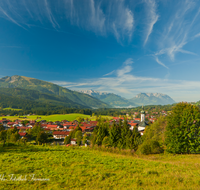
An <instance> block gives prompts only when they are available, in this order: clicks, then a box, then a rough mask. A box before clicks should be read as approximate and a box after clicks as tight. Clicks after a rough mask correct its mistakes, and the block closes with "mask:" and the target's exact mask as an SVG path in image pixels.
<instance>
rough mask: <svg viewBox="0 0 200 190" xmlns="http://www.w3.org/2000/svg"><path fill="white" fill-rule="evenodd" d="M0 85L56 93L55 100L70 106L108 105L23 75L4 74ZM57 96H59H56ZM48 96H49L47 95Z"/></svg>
mask: <svg viewBox="0 0 200 190" xmlns="http://www.w3.org/2000/svg"><path fill="white" fill-rule="evenodd" d="M0 87H1V88H21V89H31V90H37V91H39V92H42V93H45V94H49V95H56V96H57V100H58V99H59V100H58V101H59V102H61V99H62V101H63V102H64V103H65V104H68V103H69V104H70V105H71V106H70V107H73V103H74V105H75V106H74V107H76V106H77V104H78V105H82V106H83V107H91V108H105V107H109V106H108V105H107V104H106V103H104V102H102V101H100V100H98V99H96V98H94V97H92V96H90V95H88V94H84V93H80V92H76V91H72V90H69V89H67V88H63V87H61V86H58V85H56V84H53V83H50V82H46V81H42V80H38V79H34V78H29V77H24V76H18V75H15V76H12V77H9V76H6V77H3V78H1V79H0ZM58 96H59V97H60V98H58ZM49 98H50V97H49ZM51 98H52V97H51Z"/></svg>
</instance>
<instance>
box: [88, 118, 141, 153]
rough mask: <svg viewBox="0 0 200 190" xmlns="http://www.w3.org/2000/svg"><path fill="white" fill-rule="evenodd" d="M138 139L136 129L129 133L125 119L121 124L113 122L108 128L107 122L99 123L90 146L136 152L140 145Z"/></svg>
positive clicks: (138, 134) (139, 137)
mask: <svg viewBox="0 0 200 190" xmlns="http://www.w3.org/2000/svg"><path fill="white" fill-rule="evenodd" d="M140 139H141V135H140V133H139V132H138V131H137V129H134V130H133V131H131V130H130V129H129V126H128V123H127V120H126V119H125V120H124V122H123V123H122V122H121V121H120V122H119V124H116V123H115V122H113V124H112V126H109V123H107V122H104V121H103V122H102V121H99V123H98V126H97V127H96V128H95V130H94V132H93V139H92V145H93V146H94V145H95V144H96V145H98V146H100V145H104V146H106V147H114V148H116V147H118V148H119V149H134V150H137V148H138V145H139V144H140V143H141V140H140Z"/></svg>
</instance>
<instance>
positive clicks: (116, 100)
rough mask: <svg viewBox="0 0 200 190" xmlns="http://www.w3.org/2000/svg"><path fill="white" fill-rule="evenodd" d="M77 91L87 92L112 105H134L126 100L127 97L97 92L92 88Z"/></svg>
mask: <svg viewBox="0 0 200 190" xmlns="http://www.w3.org/2000/svg"><path fill="white" fill-rule="evenodd" d="M79 92H82V93H86V94H89V95H91V96H93V97H95V98H97V99H99V100H101V101H103V102H105V103H107V104H109V105H110V106H112V107H116V108H118V107H135V104H134V103H132V102H130V101H128V100H127V99H125V98H123V97H121V96H119V95H116V94H113V93H107V92H99V91H94V90H81V91H79Z"/></svg>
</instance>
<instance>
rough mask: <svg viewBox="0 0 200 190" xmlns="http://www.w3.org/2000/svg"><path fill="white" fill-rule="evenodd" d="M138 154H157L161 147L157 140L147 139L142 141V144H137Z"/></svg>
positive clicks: (161, 150) (160, 151)
mask: <svg viewBox="0 0 200 190" xmlns="http://www.w3.org/2000/svg"><path fill="white" fill-rule="evenodd" d="M137 152H138V153H139V154H145V155H147V154H159V153H162V152H163V149H162V148H161V146H160V144H159V142H158V141H155V140H149V141H145V142H143V143H142V145H140V146H139V148H138V151H137Z"/></svg>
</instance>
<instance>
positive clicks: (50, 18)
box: [44, 0, 60, 29]
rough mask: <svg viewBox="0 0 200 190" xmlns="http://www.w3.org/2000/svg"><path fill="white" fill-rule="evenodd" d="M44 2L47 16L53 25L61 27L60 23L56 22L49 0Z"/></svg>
mask: <svg viewBox="0 0 200 190" xmlns="http://www.w3.org/2000/svg"><path fill="white" fill-rule="evenodd" d="M44 4H45V8H46V14H47V18H48V19H49V21H50V22H51V24H52V26H53V27H54V28H55V29H56V28H57V27H60V26H59V24H58V23H57V22H56V19H55V18H54V16H53V14H52V12H51V9H50V7H49V4H48V2H47V0H44Z"/></svg>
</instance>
